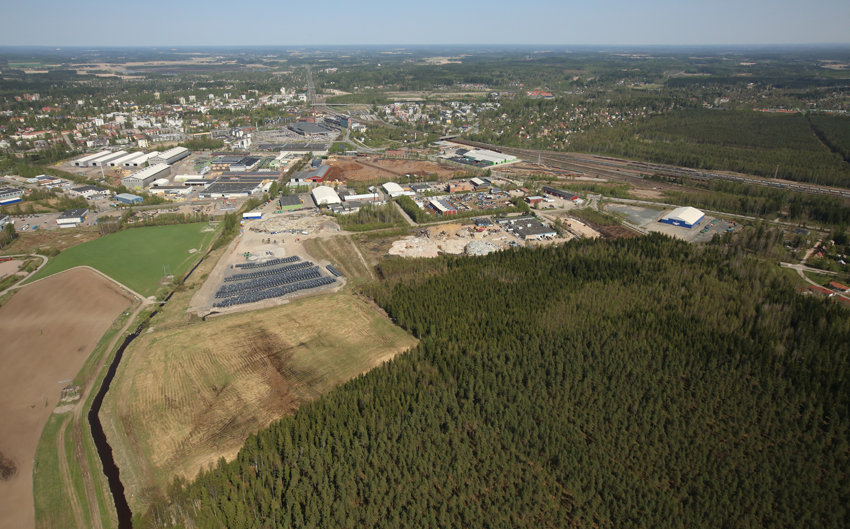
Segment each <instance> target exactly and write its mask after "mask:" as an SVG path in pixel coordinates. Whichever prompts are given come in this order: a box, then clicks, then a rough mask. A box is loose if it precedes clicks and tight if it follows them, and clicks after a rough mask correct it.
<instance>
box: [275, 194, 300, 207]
mask: <svg viewBox="0 0 850 529" xmlns="http://www.w3.org/2000/svg"><path fill="white" fill-rule="evenodd" d="M280 205H281V206H282V207H286V206H300V205H301V197H299V196H298V195H286V196H282V197H280Z"/></svg>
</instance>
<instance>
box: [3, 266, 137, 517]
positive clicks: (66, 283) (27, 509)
mask: <svg viewBox="0 0 850 529" xmlns="http://www.w3.org/2000/svg"><path fill="white" fill-rule="evenodd" d="M129 305H130V300H129V299H128V298H127V297H125V296H124V295H123V294H122V291H121V289H120V288H119V287H117V286H116V285H115V284H113V283H112V282H110V281H109V280H107V279H105V278H103V277H101V276H100V275H98V274H96V273H94V272H91V271H89V270H85V269H74V270H69V271H67V272H64V273H62V274H58V275H56V276H53V277H50V278H48V279H45V280H44V281H40V282H38V283H37V284H33V285H30V286H27V287H24V288H23V289H22V290H21V291H20V292H18V293H17V294H15V296H14V297H13V298H12V299H11V300H10V301H9V302H8V303H7V304H6V305H5V306H3V307H2V308H0V336H3V347H2V348H0V365H2V366H3V369H2V371H0V420H2V423H3V428H2V429H0V452H2V453H3V454H4V455H5V456H6V457H9V458H12V459H13V460H14V462H15V464H16V466H17V473H16V475H15V477H13V478H12V479H10V480H9V481H0V512H2V513H3V516H2V518H0V529H6V528H10V529H11V528H16V529H17V528H21V527H24V528H30V527H35V509H34V507H33V497H32V470H33V464H32V462H33V459H34V458H35V450H36V446H37V444H38V439H39V437H40V436H41V431H42V429H43V428H44V425H45V424H46V423H47V419H48V418H49V417H50V414H51V413H52V412H53V409H54V407H55V406H56V404H57V403H58V401H59V397H60V393H61V390H62V388H63V387H64V386H65V385H66V384H58V383H57V382H59V381H63V380H70V379H72V378H74V376H76V374H77V372H78V371H79V370H80V369H81V368H82V366H83V364H84V363H85V361H86V359H87V358H88V356H89V355H90V354H91V352H92V351H93V350H94V348H95V346H96V345H97V342H98V341H99V340H100V337H101V336H103V334H104V333H105V332H106V330H107V329H108V328H109V326H110V325H111V324H112V322H113V321H114V319H115V318H116V317H117V316H118V315H119V314H121V311H123V310H124V309H126V308H127V307H128V306H129ZM70 514H71V513H69V515H70Z"/></svg>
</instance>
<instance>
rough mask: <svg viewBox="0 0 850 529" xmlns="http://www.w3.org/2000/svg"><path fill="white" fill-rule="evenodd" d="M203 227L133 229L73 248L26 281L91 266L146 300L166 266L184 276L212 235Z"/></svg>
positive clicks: (157, 283)
mask: <svg viewBox="0 0 850 529" xmlns="http://www.w3.org/2000/svg"><path fill="white" fill-rule="evenodd" d="M207 228H208V225H207V224H206V223H198V224H178V225H175V226H157V227H151V228H134V229H129V230H124V231H120V232H118V233H114V234H112V235H108V236H106V237H101V238H100V239H95V240H93V241H89V242H87V243H83V244H80V245H79V246H74V247H71V248H68V249H67V250H65V251H63V252H62V253H61V254H59V255H58V256H56V257H54V258H52V259H50V262H49V263H47V265H46V266H45V267H44V268H42V269H41V270H40V271H39V272H38V273H37V274H35V275H34V276H33V277H32V279H30V281H34V280H36V279H41V278H43V277H47V276H49V275H53V274H56V273H58V272H62V271H64V270H68V269H69V268H73V267H75V266H91V267H92V268H95V269H97V270H99V271H101V272H103V273H104V274H106V275H108V276H109V277H111V278H113V279H115V280H116V281H118V282H120V283H123V284H124V285H127V286H128V287H130V288H131V289H133V290H135V291H136V292H138V293H140V294H142V295H144V296H150V295H153V294H154V293H156V290H157V287H158V285H159V282H160V280H161V279H162V276H163V266H164V265H166V266H169V267H170V268H171V273H172V274H174V275H175V276H177V275H179V274H185V273H186V272H188V271H189V268H190V267H191V266H192V264H194V263H195V262H197V260H198V259H199V258H200V255H199V254H198V253H197V252H192V253H190V252H189V250H190V249H192V248H194V249H197V250H198V251H199V252H200V251H203V250H204V249H205V247H206V246H207V245H208V244H209V242H210V240H211V239H212V236H213V234H214V233H215V232H213V231H207V232H204V231H203V230H205V229H207Z"/></svg>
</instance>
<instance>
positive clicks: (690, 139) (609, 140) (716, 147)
mask: <svg viewBox="0 0 850 529" xmlns="http://www.w3.org/2000/svg"><path fill="white" fill-rule="evenodd" d="M844 121H847V119H846V118H841V117H833V116H815V117H814V120H813V122H812V123H816V124H817V127H818V128H817V129H816V130H813V128H812V126H811V125H810V123H809V121H807V119H806V117H805V116H803V115H801V114H764V113H759V112H734V111H718V110H689V111H679V112H668V113H664V114H660V115H655V116H652V117H651V118H649V119H647V120H646V121H644V122H642V123H638V124H628V125H620V126H616V127H608V128H606V127H602V128H597V129H594V130H592V131H589V132H587V133H585V134H582V135H578V136H576V137H575V139H574V141H573V142H572V148H573V149H574V150H576V151H580V152H599V153H607V154H612V155H619V156H626V157H629V158H635V159H641V160H648V161H652V162H658V163H665V164H671V165H679V166H684V167H693V168H696V169H708V170H728V171H736V172H741V173H747V174H754V175H759V176H765V177H772V176H774V175H776V176H778V177H779V178H785V179H788V180H795V181H799V182H809V183H815V184H821V185H832V186H840V187H848V186H850V166H848V165H847V164H846V163H845V162H844V159H843V157H842V156H843V154H838V152H840V150H839V149H840V148H841V147H840V146H841V145H845V147H844V148H846V140H844V139H843V138H842V137H841V134H840V132H844V131H847V130H848V129H847V127H844V126H843V123H844ZM820 130H822V131H824V132H823V133H822V134H821V135H823V136H824V137H825V138H831V140H830V141H832V142H833V144H834V145H835V147H830V145H827V144H826V143H825V142H824V140H822V139H821V138H819V137H818V134H817V132H816V131H820ZM832 138H834V139H832ZM833 150H834V151H836V152H831V151H833Z"/></svg>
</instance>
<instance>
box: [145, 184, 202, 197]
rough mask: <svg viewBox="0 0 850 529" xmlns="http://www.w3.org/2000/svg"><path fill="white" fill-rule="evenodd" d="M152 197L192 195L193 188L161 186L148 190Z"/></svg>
mask: <svg viewBox="0 0 850 529" xmlns="http://www.w3.org/2000/svg"><path fill="white" fill-rule="evenodd" d="M148 192H149V193H150V194H151V195H191V194H192V188H191V187H186V186H170V185H160V186H156V187H151V188H150V189H148Z"/></svg>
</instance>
